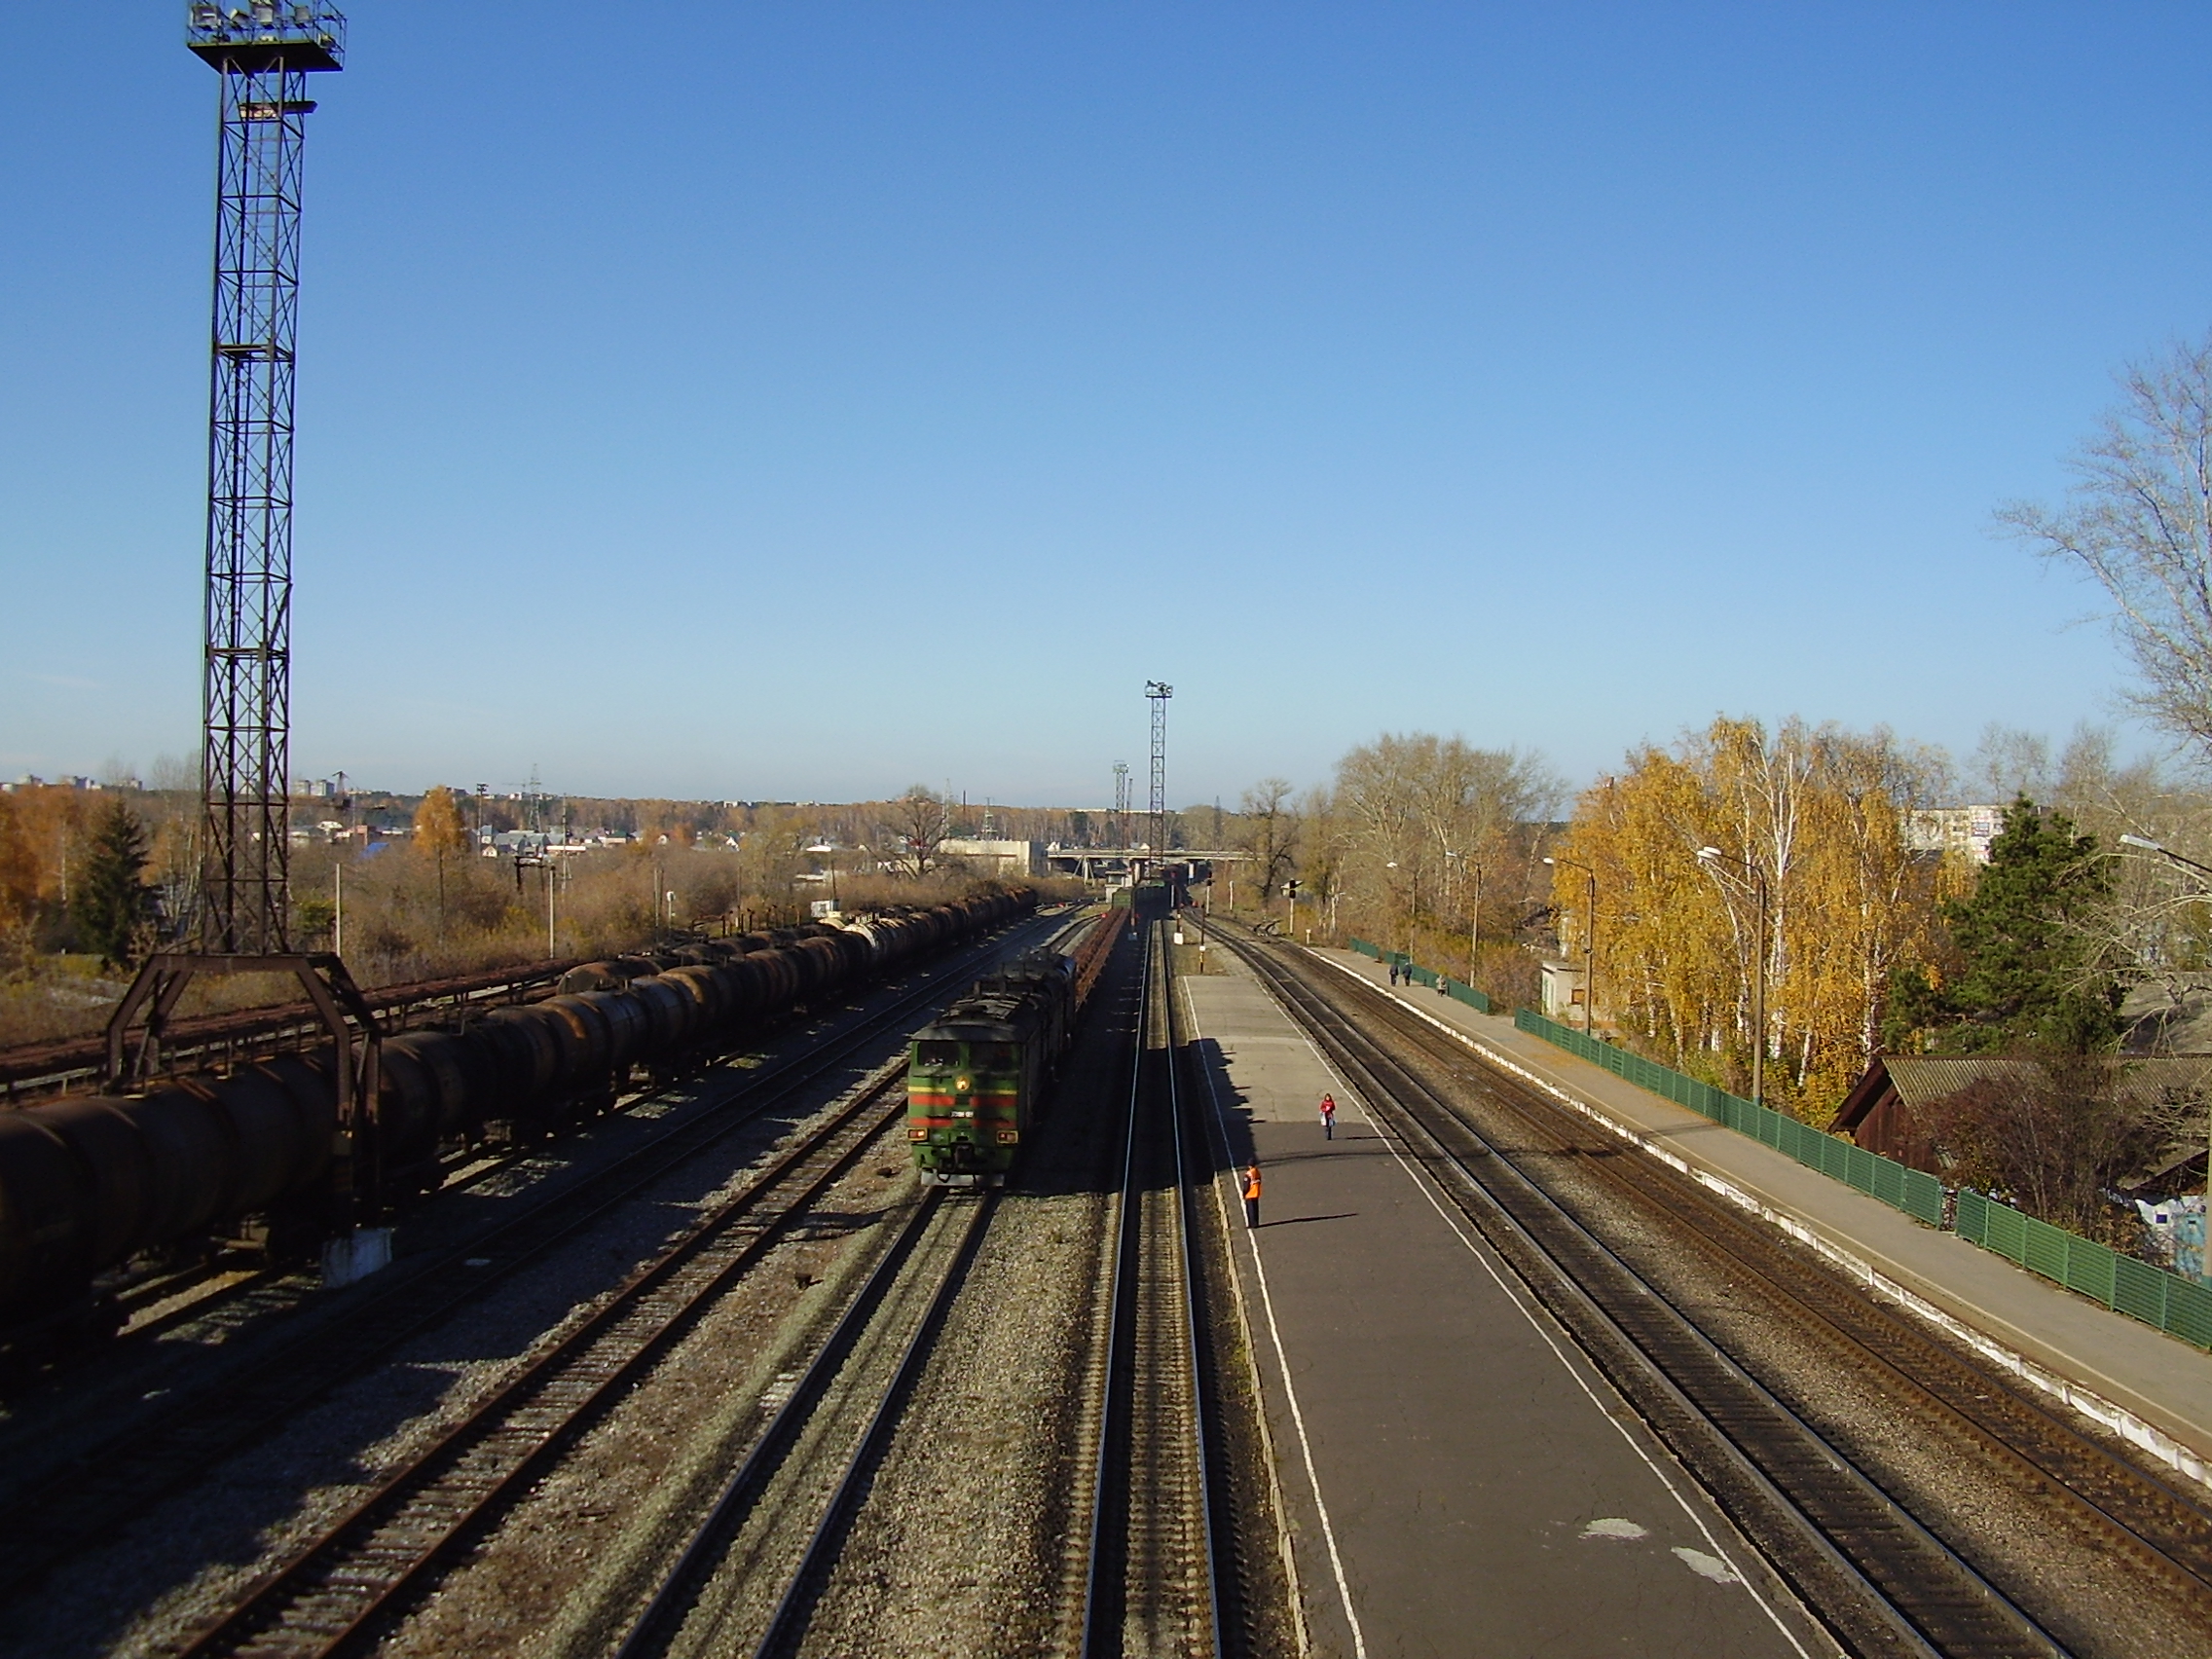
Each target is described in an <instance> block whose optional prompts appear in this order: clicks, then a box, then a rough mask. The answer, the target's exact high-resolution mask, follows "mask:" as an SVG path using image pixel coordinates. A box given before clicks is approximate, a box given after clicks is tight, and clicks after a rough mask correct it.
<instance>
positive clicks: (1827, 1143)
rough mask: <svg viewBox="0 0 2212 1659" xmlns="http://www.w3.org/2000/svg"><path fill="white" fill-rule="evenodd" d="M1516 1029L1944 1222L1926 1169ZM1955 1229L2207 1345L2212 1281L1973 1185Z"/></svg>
mask: <svg viewBox="0 0 2212 1659" xmlns="http://www.w3.org/2000/svg"><path fill="white" fill-rule="evenodd" d="M1349 942H1350V944H1351V947H1352V949H1354V950H1356V951H1358V952H1359V953H1360V954H1361V955H1362V956H1367V957H1372V958H1373V959H1374V960H1376V961H1378V962H1394V963H1396V964H1397V965H1398V968H1399V970H1400V972H1402V973H1404V974H1406V975H1407V976H1408V977H1411V978H1412V980H1413V982H1414V983H1415V984H1417V985H1432V986H1433V985H1438V984H1441V985H1442V986H1443V989H1444V991H1445V992H1446V994H1447V995H1450V996H1453V997H1456V998H1457V999H1458V1000H1459V1001H1460V1002H1463V1003H1465V1004H1466V1005H1467V1006H1468V1007H1470V1008H1472V1009H1475V1010H1477V1011H1478V1012H1480V1013H1483V1014H1490V1013H1492V1012H1493V1005H1492V1003H1491V999H1490V998H1489V997H1487V996H1485V995H1483V993H1482V992H1480V991H1478V990H1476V989H1475V988H1474V987H1473V986H1472V985H1466V984H1462V983H1460V982H1459V981H1458V980H1456V979H1454V978H1451V977H1448V976H1440V975H1437V974H1434V973H1431V972H1430V971H1429V970H1428V969H1426V968H1420V967H1417V966H1415V964H1414V962H1413V960H1412V959H1411V958H1410V957H1408V956H1406V955H1405V954H1404V953H1403V952H1400V951H1394V950H1391V951H1386V950H1383V949H1382V948H1381V947H1379V946H1377V945H1373V944H1370V943H1368V942H1367V940H1363V939H1355V940H1350V941H1349ZM1513 1024H1514V1028H1515V1029H1516V1030H1520V1031H1526V1032H1528V1033H1529V1034H1530V1036H1532V1037H1540V1038H1542V1039H1543V1040H1544V1041H1545V1042H1547V1043H1549V1044H1551V1045H1552V1046H1553V1047H1554V1048H1558V1049H1564V1050H1566V1051H1567V1052H1568V1053H1570V1054H1573V1055H1575V1056H1576V1057H1577V1058H1579V1059H1584V1060H1588V1061H1590V1062H1591V1063H1592V1064H1593V1065H1599V1066H1603V1067H1604V1068H1605V1070H1607V1071H1609V1072H1611V1073H1612V1074H1613V1075H1614V1076H1615V1077H1617V1078H1620V1079H1622V1080H1623V1081H1624V1082H1628V1083H1633V1084H1635V1085H1636V1086H1637V1087H1638V1088H1643V1089H1648V1090H1649V1091H1650V1092H1652V1093H1653V1094H1657V1095H1660V1096H1663V1097H1664V1098H1666V1099H1668V1100H1672V1101H1674V1102H1675V1103H1676V1104H1677V1105H1679V1106H1687V1107H1688V1108H1689V1109H1690V1110H1691V1111H1693V1112H1696V1113H1698V1114H1699V1115H1701V1116H1703V1117H1706V1118H1710V1119H1712V1120H1713V1121H1714V1123H1716V1124H1725V1125H1726V1126H1727V1127H1729V1128H1731V1129H1734V1130H1736V1131H1738V1132H1739V1133H1741V1134H1747V1135H1750V1136H1751V1138H1752V1139H1754V1140H1757V1141H1760V1142H1763V1143H1764V1144H1765V1145H1767V1146H1771V1147H1773V1148H1774V1149H1775V1150H1776V1151H1777V1152H1780V1153H1783V1154H1785V1155H1786V1156H1788V1157H1789V1158H1793V1159H1795V1160H1796V1161H1798V1162H1799V1163H1802V1164H1804V1165H1805V1167H1806V1168H1808V1169H1817V1170H1819V1171H1820V1172H1821V1173H1822V1174H1824V1175H1827V1176H1830V1177H1832V1178H1833V1179H1835V1180H1838V1181H1842V1182H1845V1183H1846V1184H1848V1185H1850V1186H1853V1187H1856V1188H1858V1189H1859V1191H1861V1192H1862V1193H1864V1194H1866V1195H1867V1196H1868V1197H1870V1198H1879V1199H1880V1200H1881V1201H1882V1202H1883V1203H1886V1204H1888V1205H1890V1206H1891V1207H1892V1208H1895V1209H1899V1210H1902V1211H1903V1212H1904V1213H1905V1214H1906V1215H1909V1216H1911V1217H1912V1218H1913V1219H1914V1220H1916V1221H1923V1222H1926V1223H1927V1224H1928V1225H1929V1226H1930V1227H1938V1228H1939V1227H1941V1226H1943V1225H1944V1218H1943V1184H1942V1183H1941V1182H1940V1181H1938V1180H1936V1177H1935V1176H1933V1175H1931V1174H1929V1173H1928V1172H1927V1171H1926V1170H1925V1169H1911V1168H1907V1167H1906V1166H1905V1165H1904V1164H1901V1163H1899V1162H1898V1161H1895V1160H1894V1159H1888V1158H1883V1157H1881V1156H1880V1155H1879V1154H1877V1153H1872V1152H1868V1151H1867V1150H1866V1149H1865V1148H1864V1147H1862V1146H1855V1145H1853V1144H1852V1143H1851V1142H1850V1141H1847V1140H1845V1139H1843V1138H1842V1137H1841V1136H1840V1135H1831V1134H1828V1133H1826V1132H1825V1131H1823V1130H1821V1129H1816V1128H1814V1127H1813V1126H1812V1125H1811V1124H1800V1123H1799V1122H1797V1120H1796V1119H1794V1118H1790V1117H1786V1116H1785V1115H1784V1114H1782V1113H1780V1112H1775V1111H1771V1110H1769V1109H1768V1108H1766V1107H1764V1106H1760V1105H1756V1104H1754V1103H1753V1102H1751V1101H1749V1100H1746V1099H1745V1098H1743V1096H1741V1095H1737V1094H1730V1093H1729V1092H1728V1091H1727V1090H1726V1089H1724V1088H1714V1086H1713V1085H1712V1084H1710V1083H1703V1082H1700V1081H1699V1080H1698V1079H1696V1078H1694V1077H1690V1076H1687V1075H1686V1074H1684V1073H1682V1072H1678V1071H1676V1070H1675V1069H1674V1068H1673V1067H1671V1066H1663V1065H1660V1064H1659V1063H1658V1062H1657V1061H1656V1060H1647V1059H1645V1058H1644V1057H1643V1056H1642V1055H1641V1054H1633V1053H1631V1052H1629V1051H1627V1050H1626V1049H1620V1048H1615V1047H1614V1046H1613V1045H1612V1044H1610V1043H1607V1042H1604V1041H1602V1040H1600V1039H1598V1038H1595V1037H1592V1036H1590V1035H1588V1034H1587V1033H1585V1032H1581V1031H1577V1030H1575V1029H1574V1028H1573V1027H1572V1026H1571V1025H1562V1024H1561V1023H1560V1022H1559V1021H1558V1020H1556V1019H1547V1018H1545V1017H1544V1016H1543V1015H1542V1014H1538V1013H1536V1012H1535V1011H1534V1010H1533V1009H1527V1008H1524V1009H1520V1010H1518V1011H1517V1012H1516V1013H1515V1014H1514V1015H1513ZM1956 1218H1957V1219H1956V1221H1955V1224H1954V1225H1955V1226H1956V1228H1957V1231H1958V1235H1959V1236H1960V1237H1962V1238H1964V1239H1966V1240H1967V1241H1968V1242H1969V1243H1971V1244H1978V1245H1979V1246H1981V1248H1983V1249H1984V1250H1988V1251H1991V1252H1993V1253H1994V1254H1996V1255H2000V1256H2003V1257H2004V1258H2006V1260H2008V1261H2011V1262H2017V1263H2018V1264H2019V1265H2020V1266H2021V1267H2023V1268H2026V1269H2027V1270H2028V1271H2029V1272H2034V1273H2040V1274H2042V1275H2043V1276H2044V1277H2045V1278H2046V1279H2049V1280H2050V1281H2051V1282H2052V1283H2054V1284H2062V1285H2064V1286H2065V1287H2066V1288H2067V1289H2069V1290H2072V1291H2076V1292H2079V1293H2080V1294H2082V1295H2083V1296H2087V1297H2091V1298H2093V1299H2094V1300H2096V1301H2098V1302H2101V1303H2103V1304H2104V1305H2105V1306H2106V1307H2107V1308H2110V1309H2115V1310H2116V1311H2118V1312H2121V1313H2125V1314H2127V1315H2129V1316H2130V1317H2132V1318H2136V1319H2140V1320H2142V1321H2143V1322H2144V1323H2145V1324H2147V1325H2155V1326H2157V1328H2158V1329H2159V1330H2161V1331H2164V1332H2166V1333H2167V1334H2168V1335H2170V1336H2175V1337H2179V1338H2180V1339H2181V1340H2182V1341H2183V1342H2186V1343H2192V1344H2194V1345H2195V1346H2197V1347H2200V1348H2208V1349H2212V1285H2203V1284H2199V1283H2197V1282H2196V1281H2195V1280H2194V1279H2187V1278H2184V1277H2182V1276H2181V1275H2180V1274H2179V1273H2176V1272H2168V1271H2167V1270H2166V1269H2164V1268H2155V1267H2153V1266H2152V1265H2151V1264H2150V1263H2148V1262H2140V1261H2137V1260H2136V1259H2135V1258H2134V1257H2132V1256H2122V1255H2120V1253H2119V1252H2118V1251H2116V1250H2113V1249H2109V1248H2108V1247H2106V1246H2105V1245H2102V1244H2099V1243H2096V1242H2094V1241H2093V1240H2091V1239H2087V1238H2083V1237H2082V1236H2080V1235H2077V1234H2072V1233H2069V1232H2067V1231H2066V1230H2065V1229H2064V1228H2062V1227H2053V1226H2051V1225H2050V1224H2049V1223H2048V1222H2044V1221H2038V1220H2036V1218H2035V1217H2034V1216H2031V1215H2023V1214H2021V1213H2020V1212H2019V1211H2018V1210H2016V1209H2013V1208H2012V1207H2011V1206H2010V1205H2009V1204H2001V1203H1998V1202H1996V1201H1995V1200H1994V1199H1991V1198H1984V1197H1983V1196H1982V1195H1981V1194H1979V1193H1976V1192H1974V1191H1972V1189H1970V1188H1966V1187H1962V1188H1960V1189H1959V1191H1958V1196H1957V1203H1956Z"/></svg>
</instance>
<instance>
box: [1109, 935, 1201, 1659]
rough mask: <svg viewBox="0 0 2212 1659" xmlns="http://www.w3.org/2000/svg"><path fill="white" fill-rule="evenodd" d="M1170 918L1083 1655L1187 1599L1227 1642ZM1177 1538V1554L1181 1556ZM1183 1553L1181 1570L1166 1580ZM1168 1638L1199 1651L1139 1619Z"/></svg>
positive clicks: (1135, 1131) (1121, 1232)
mask: <svg viewBox="0 0 2212 1659" xmlns="http://www.w3.org/2000/svg"><path fill="white" fill-rule="evenodd" d="M1164 925H1165V924H1164V923H1160V924H1155V925H1154V927H1153V928H1152V929H1150V930H1148V932H1147V936H1146V954H1145V963H1144V995H1143V998H1142V1001H1141V1003H1140V1013H1139V1016H1138V1021H1137V1032H1136V1046H1135V1054H1136V1058H1135V1063H1134V1065H1133V1067H1132V1069H1131V1076H1130V1084H1129V1110H1128V1121H1127V1126H1126V1129H1125V1131H1124V1141H1123V1154H1122V1175H1121V1193H1120V1198H1119V1203H1118V1210H1117V1215H1116V1220H1115V1250H1114V1258H1113V1259H1114V1275H1113V1287H1112V1291H1111V1293H1110V1294H1111V1296H1112V1304H1111V1306H1112V1309H1113V1312H1112V1317H1111V1321H1110V1324H1109V1331H1108V1337H1107V1346H1106V1353H1105V1364H1104V1366H1103V1368H1102V1369H1103V1372H1104V1377H1103V1383H1102V1387H1103V1403H1102V1410H1101V1411H1100V1414H1099V1422H1100V1428H1099V1437H1098V1456H1097V1459H1096V1462H1095V1464H1094V1466H1093V1472H1092V1500H1091V1527H1090V1536H1089V1539H1088V1545H1089V1558H1088V1567H1087V1572H1086V1589H1085V1608H1084V1619H1083V1652H1084V1654H1085V1655H1086V1656H1087V1659H1108V1656H1110V1655H1116V1654H1121V1653H1124V1652H1125V1651H1130V1650H1132V1644H1131V1641H1130V1636H1131V1626H1132V1624H1134V1623H1136V1622H1138V1620H1139V1619H1140V1617H1141V1618H1143V1619H1145V1620H1150V1621H1188V1620H1189V1619H1191V1617H1192V1615H1193V1614H1194V1612H1198V1613H1199V1614H1201V1615H1202V1620H1201V1622H1202V1624H1203V1627H1204V1629H1203V1636H1202V1639H1201V1640H1202V1641H1203V1642H1204V1646H1203V1647H1202V1648H1201V1649H1196V1651H1199V1652H1202V1653H1204V1654H1207V1655H1212V1654H1218V1653H1220V1652H1221V1651H1222V1629H1221V1595H1220V1573H1219V1568H1218V1560H1217V1553H1216V1546H1217V1537H1216V1532H1215V1526H1214V1516H1213V1493H1212V1485H1213V1474H1214V1470H1213V1466H1212V1462H1211V1448H1212V1438H1213V1437H1210V1436H1209V1434H1208V1432H1207V1426H1206V1400H1207V1378H1206V1368H1205V1361H1204V1356H1203V1346H1202V1345H1203V1336H1202V1328H1201V1326H1200V1323H1199V1315H1198V1300H1197V1299H1198V1294H1199V1292H1198V1285H1199V1269H1198V1261H1197V1259H1196V1257H1195V1255H1194V1245H1193V1238H1192V1235H1193V1232H1194V1228H1193V1225H1192V1220H1191V1207H1190V1206H1191V1203H1192V1201H1193V1200H1192V1197H1191V1191H1190V1184H1189V1178H1188V1175H1189V1172H1188V1167H1187V1164H1186V1161H1185V1157H1186V1144H1185V1143H1186V1140H1187V1137H1188V1124H1186V1123H1185V1120H1184V1114H1183V1105H1182V1096H1181V1089H1180V1085H1179V1081H1178V1069H1179V1068H1178V1060H1177V1055H1176V1051H1175V1037H1176V1029H1175V1013H1174V995H1173V975H1172V964H1171V961H1170V960H1169V958H1168V956H1167V954H1166V952H1165V950H1163V949H1162V948H1161V944H1160V942H1159V934H1160V930H1161V927H1163V926H1164ZM1156 1010H1157V1012H1156ZM1155 1039H1158V1046H1157V1047H1155ZM1148 1056H1157V1057H1156V1058H1153V1059H1151V1060H1149V1061H1148ZM1148 1074H1157V1075H1148ZM1156 1189H1163V1190H1156ZM1140 1402H1142V1407H1141V1409H1140ZM1177 1551H1180V1552H1181V1554H1182V1556H1183V1558H1184V1559H1183V1560H1182V1561H1181V1562H1180V1563H1178V1562H1177V1561H1176V1560H1175V1559H1174V1552H1177ZM1178 1567H1180V1571H1181V1573H1182V1574H1183V1575H1184V1576H1183V1577H1182V1578H1181V1580H1180V1583H1177V1582H1174V1581H1172V1580H1173V1578H1174V1575H1175V1573H1176V1572H1177V1569H1178ZM1140 1573H1141V1576H1142V1581H1143V1582H1144V1584H1145V1585H1147V1586H1148V1587H1149V1592H1150V1595H1151V1597H1152V1599H1153V1602H1154V1603H1155V1604H1150V1605H1148V1604H1142V1603H1140V1604H1138V1605H1136V1606H1132V1605H1131V1603H1130V1598H1129V1585H1130V1580H1131V1579H1134V1578H1137V1577H1139V1575H1140ZM1193 1602H1196V1603H1197V1604H1198V1605H1197V1607H1195V1608H1194V1606H1193V1605H1192V1603H1193ZM1178 1603H1179V1604H1178ZM1162 1641H1165V1642H1166V1645H1168V1646H1170V1647H1172V1648H1173V1649H1174V1650H1176V1651H1183V1652H1189V1651H1194V1649H1193V1648H1192V1647H1191V1646H1190V1645H1189V1644H1188V1643H1187V1642H1186V1641H1183V1640H1171V1641H1170V1640H1168V1639H1166V1638H1163V1637H1161V1633H1160V1632H1159V1631H1157V1630H1155V1631H1151V1632H1148V1633H1139V1640H1138V1641H1136V1642H1135V1643H1134V1649H1135V1650H1138V1651H1151V1650H1153V1649H1154V1648H1155V1647H1156V1646H1159V1645H1161V1642H1162Z"/></svg>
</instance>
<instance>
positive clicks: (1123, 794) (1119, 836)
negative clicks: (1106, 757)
mask: <svg viewBox="0 0 2212 1659" xmlns="http://www.w3.org/2000/svg"><path fill="white" fill-rule="evenodd" d="M1128 844H1129V763H1128V762H1127V761H1126V760H1117V761H1115V762H1114V845H1115V846H1117V847H1124V848H1125V847H1127V846H1128Z"/></svg>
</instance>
